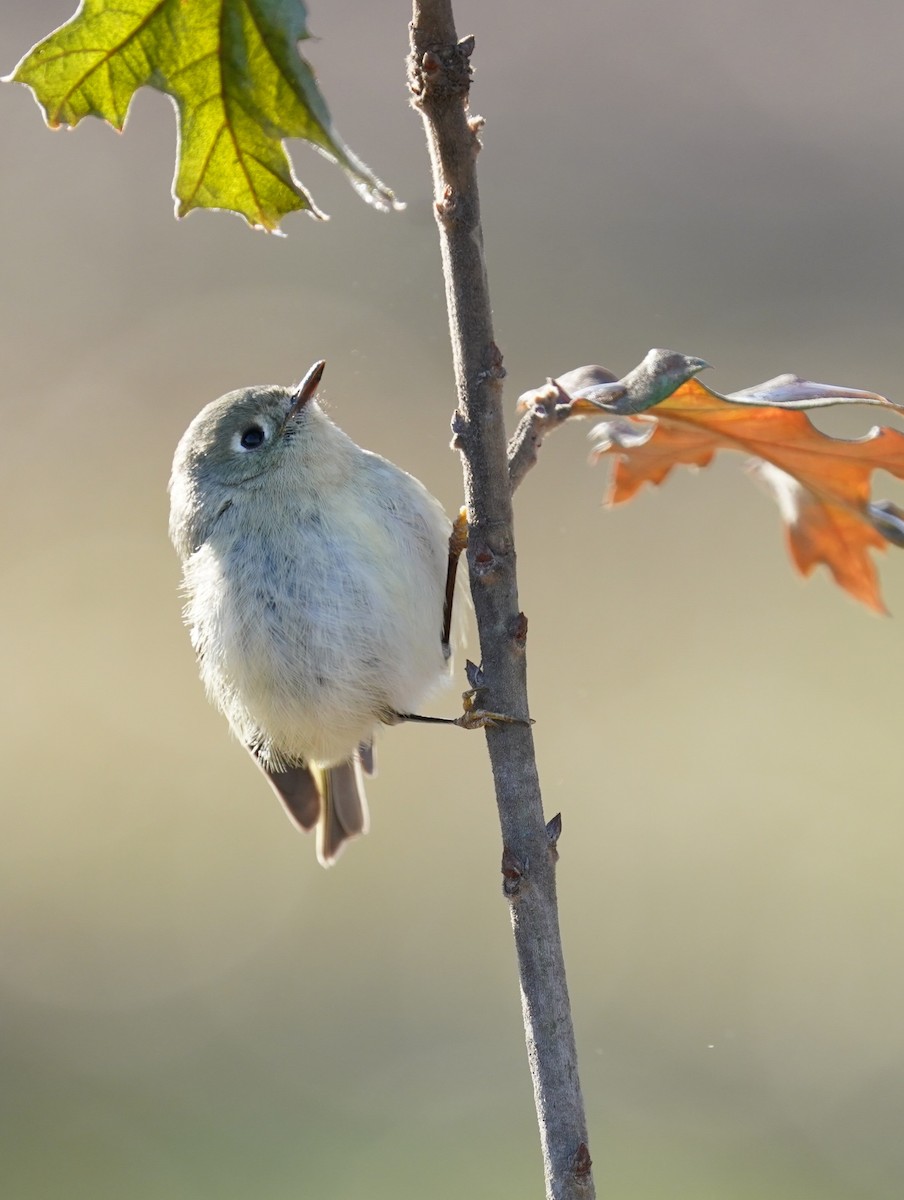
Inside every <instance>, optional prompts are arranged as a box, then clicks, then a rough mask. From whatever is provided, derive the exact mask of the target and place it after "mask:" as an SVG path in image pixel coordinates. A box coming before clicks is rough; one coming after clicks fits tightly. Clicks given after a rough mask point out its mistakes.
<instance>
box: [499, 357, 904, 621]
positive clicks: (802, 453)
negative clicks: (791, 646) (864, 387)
mask: <svg viewBox="0 0 904 1200" xmlns="http://www.w3.org/2000/svg"><path fill="white" fill-rule="evenodd" d="M706 365H707V364H705V363H704V362H703V361H702V360H701V359H691V358H686V357H685V356H683V355H675V354H671V353H670V352H668V351H651V352H650V354H649V355H648V356H647V358H646V359H644V361H643V363H641V364H640V366H639V367H637V368H635V369H634V371H632V372H631V373H630V374H629V375H627V376H625V378H624V379H622V380H619V381H613V378H612V375H611V374H610V373H609V372H606V371H603V370H602V368H591V367H584V368H580V369H579V370H578V371H574V372H570V373H569V374H568V375H564V376H560V377H559V379H558V380H556V381H550V385H548V387H547V389H545V391H538V392H536V393H526V394H525V396H524V397H522V402H521V407H522V409H524V410H528V411H529V410H530V408H531V406H532V405H533V406H542V404H543V403H547V404H549V403H551V400H550V396H551V395H552V393H551V391H550V388H555V389H557V390H558V394H557V396H556V399H555V404H556V406H557V409H558V410H562V409H563V406H565V405H566V404H567V408H568V410H569V411H570V415H573V416H589V415H602V414H606V415H607V418H608V419H606V420H604V421H602V422H601V423H600V424H598V425H597V426H595V428H594V429H593V431H592V432H591V437H592V439H593V442H594V449H593V453H592V461H599V460H600V459H602V458H604V457H607V456H609V457H610V458H611V459H613V460H614V466H613V471H612V477H611V481H610V486H609V493H608V496H607V501H608V502H609V503H610V504H619V503H623V502H624V501H626V500H629V499H631V497H632V496H634V494H635V493H636V492H637V491H638V489H639V488H641V487H642V486H643V485H644V484H645V483H649V484H653V485H657V484H660V483H662V482H663V480H664V479H665V478H666V477H667V476H668V474H669V472H670V471H671V470H672V468H673V467H675V466H678V465H683V466H690V467H705V466H708V465H709V463H710V462H711V461H712V459H713V457H714V455H715V454H716V452H717V451H719V450H735V451H740V452H741V453H744V454H747V455H752V456H753V457H754V464H753V467H752V471H753V474H754V475H755V476H756V477H757V478H758V479H759V481H760V482H762V483H763V484H765V486H766V487H767V488H768V489H769V491H770V492H771V493H772V495H773V496H774V498H775V499H776V501H777V502H778V505H779V509H780V512H781V514H782V517H783V519H784V521H785V523H786V525H787V530H788V545H789V550H790V553H791V557H792V561H793V562H794V564H795V566H796V567H797V569H798V570H799V571H800V572H801V573H802V574H803V575H809V574H810V572H811V571H812V570H813V569H814V567H816V566H817V565H818V564H820V563H822V564H824V565H826V566H827V567H828V568H829V570H830V572H831V573H832V576H833V577H834V579H835V581H836V582H837V583H838V585H839V586H840V587H842V588H843V589H844V590H845V591H846V592H848V593H849V594H850V595H851V596H853V597H854V598H855V599H857V600H859V601H861V602H862V603H863V604H866V605H867V606H868V607H870V608H872V609H873V610H875V611H876V612H885V611H886V610H885V607H884V605H883V603H882V599H881V596H880V592H879V583H878V577H877V573H876V569H875V564H874V563H873V561H872V559H871V558H870V555H869V551H870V550H883V549H885V547H886V545H887V544H888V543H889V542H891V543H892V544H894V545H904V512H902V510H901V509H898V508H897V507H896V506H895V505H893V504H890V503H888V502H884V501H881V502H873V501H872V499H871V494H870V493H871V481H872V474H873V472H874V471H875V470H879V469H881V470H885V471H888V472H890V473H891V474H892V475H894V476H896V477H897V478H898V479H904V434H901V433H899V432H897V431H896V430H894V429H890V428H887V427H885V428H878V427H877V428H873V429H871V430H870V432H869V433H867V434H866V436H865V437H862V438H858V439H855V440H846V439H841V438H833V437H830V436H828V435H827V434H824V433H821V432H820V431H819V430H818V429H817V428H816V427H815V426H814V425H813V424H812V422H811V421H810V419H809V418H808V417H807V415H806V411H805V410H806V409H810V408H821V407H826V406H828V405H832V404H839V403H840V404H851V403H857V404H871V405H878V406H881V407H884V408H889V409H892V410H895V409H897V408H898V406H897V405H894V404H891V403H890V402H889V401H888V400H886V399H885V398H884V397H882V396H879V395H877V394H875V393H873V392H861V391H856V390H853V389H847V388H837V387H834V386H832V385H828V384H818V383H811V382H808V381H806V380H802V379H800V378H798V377H797V376H794V375H782V376H779V377H777V378H776V379H773V380H769V381H768V382H767V383H764V384H760V385H758V386H757V387H755V388H749V389H746V390H745V391H743V392H736V393H732V394H730V395H727V396H722V395H719V393H717V392H714V391H711V390H710V389H709V388H707V387H705V386H704V385H703V384H702V383H700V381H699V380H697V379H695V378H693V376H694V375H695V374H696V373H697V372H698V371H699V370H702V369H703V367H704V366H706ZM544 396H545V397H546V400H545V401H544V400H543V397H544Z"/></svg>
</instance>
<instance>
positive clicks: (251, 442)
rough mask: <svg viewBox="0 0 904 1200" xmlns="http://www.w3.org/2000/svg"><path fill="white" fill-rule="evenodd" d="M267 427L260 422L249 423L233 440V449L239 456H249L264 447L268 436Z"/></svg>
mask: <svg viewBox="0 0 904 1200" xmlns="http://www.w3.org/2000/svg"><path fill="white" fill-rule="evenodd" d="M268 432H269V431H268V429H267V426H266V425H264V424H262V423H261V422H259V421H249V422H248V424H247V425H246V426H245V428H244V429H240V430H239V431H238V432H237V433H236V434H234V435H233V438H232V448H233V450H235V451H237V452H238V453H239V454H247V453H248V452H249V451H251V450H257V449H258V448H259V447H260V446H263V444H264V442H265V441H266V440H267V436H268Z"/></svg>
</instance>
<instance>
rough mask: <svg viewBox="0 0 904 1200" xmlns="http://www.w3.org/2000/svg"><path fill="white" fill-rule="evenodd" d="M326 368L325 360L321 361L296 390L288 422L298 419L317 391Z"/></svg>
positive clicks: (312, 368) (287, 417)
mask: <svg viewBox="0 0 904 1200" xmlns="http://www.w3.org/2000/svg"><path fill="white" fill-rule="evenodd" d="M325 366H326V362H325V360H324V359H321V360H320V362H315V363H314V365H313V367H311V369H310V371H308V373H307V375H305V377H304V379H302V381H301V383H300V384H299V385H298V387H297V388H296V389H295V392H294V394H293V396H292V406H291V408H290V409H289V411H288V412H287V413H286V420H287V421H291V420H292V418H293V417H297V416H298V414H299V413H300V412H301V410H302V409H303V408H304V406H305V405H306V404H307V402H308V401H309V400H310V399H311V397H312V396H313V395H314V393H315V392H316V391H317V385H318V384H319V383H320V380H321V378H322V377H323V368H324V367H325Z"/></svg>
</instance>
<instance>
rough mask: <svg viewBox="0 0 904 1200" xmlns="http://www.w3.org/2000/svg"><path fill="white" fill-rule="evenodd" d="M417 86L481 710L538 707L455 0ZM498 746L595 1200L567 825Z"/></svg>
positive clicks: (538, 1040)
mask: <svg viewBox="0 0 904 1200" xmlns="http://www.w3.org/2000/svg"><path fill="white" fill-rule="evenodd" d="M413 8H414V13H413V21H412V24H411V57H410V59H409V86H410V89H411V94H412V99H413V103H414V105H415V107H416V108H417V109H418V110H419V111H420V112H421V115H422V116H423V119H424V127H425V130H426V133H427V142H428V145H429V149H430V158H431V162H432V166H433V181H434V191H435V212H436V219H437V224H438V226H439V234H440V244H441V247H442V259H443V272H444V275H445V281H446V298H447V303H448V310H449V326H450V336H451V340H452V352H453V359H454V366H455V381H456V386H457V392H458V408H457V410H456V413H455V419H454V422H453V428H454V430H455V438H456V441H455V444H456V445H457V447H458V449H459V450H460V452H461V456H462V464H463V470H464V480H465V496H466V500H467V506H468V519H469V524H470V534H469V545H468V564H469V569H470V578H471V590H472V594H473V597H474V608H475V613H476V617H477V625H478V631H479V634H480V649H481V655H482V670H481V673H480V680H479V683H480V686H481V688H482V694H481V696H480V702H481V706H482V707H484V708H487V709H491V710H492V711H495V712H505V713H509V714H511V715H513V716H518V717H526V716H527V715H528V703H527V688H526V681H525V641H526V636H527V620H526V618H525V617H524V614H523V613H521V612H520V611H519V608H518V591H517V583H516V577H515V547H514V537H513V531H512V504H511V487H510V484H509V468H508V460H507V453H506V435H505V422H504V418H503V410H502V379H503V377H504V371H503V368H502V356H501V354H500V352H499V349H498V347H497V346H496V343H495V341H494V339H493V326H492V318H491V312H490V301H489V292H488V288H487V278H486V266H485V261H484V254H483V236H482V231H481V226H480V208H479V201H478V194H477V181H476V158H477V153H478V150H479V148H480V143H479V140H478V131H479V128H480V125H481V122H480V120H479V119H478V118H472V119H469V117H468V109H467V105H468V91H469V87H470V75H471V71H470V62H469V60H470V57H471V53H472V51H473V49H474V40H473V38H465V39H464V40H463V41H461V42H459V41H458V38H457V35H456V32H455V24H454V20H453V16H452V8H451V3H450V2H449V0H414V6H413ZM486 736H487V747H488V750H489V755H490V762H491V765H492V770H493V779H494V783H495V787H496V799H497V805H498V809H499V820H500V824H501V827H502V842H503V855H502V875H503V891H504V893H505V895H506V896H507V897H508V899H509V904H510V910H511V918H512V928H513V931H514V937H515V945H516V948H517V953H518V965H519V973H520V981H521V998H522V1010H523V1016H524V1027H525V1036H526V1039H527V1050H528V1060H529V1063H530V1070H531V1075H532V1078H533V1084H534V1097H535V1101H536V1107H537V1118H538V1122H539V1126H540V1140H541V1145H542V1149H543V1160H544V1167H545V1173H546V1195H547V1197H548V1200H592V1197H593V1196H594V1188H593V1179H592V1175H591V1169H590V1168H591V1163H590V1155H589V1152H588V1149H587V1126H586V1119H585V1116H584V1106H583V1100H582V1097H581V1088H580V1082H579V1079H578V1068H577V1056H576V1052H575V1042H574V1030H573V1026H572V1020H571V1010H570V1006H569V1000H568V990H567V987H566V983H565V966H564V960H563V957H562V945H561V938H560V934H559V918H558V908H557V904H556V886H555V859H556V858H557V857H558V855H557V852H556V849H555V841H556V840H557V838H558V830H559V823H558V822H557V820H555V819H554V821H553V822H552V830H551V831H549V830H547V826H546V822H545V820H544V818H543V806H542V802H541V798H540V784H539V779H538V777H537V768H536V760H535V755H534V746H533V737H532V734H531V730H530V727H529V726H528V725H522V724H501V725H499V726H498V727H496V728H490V729H488V731H487V735H486Z"/></svg>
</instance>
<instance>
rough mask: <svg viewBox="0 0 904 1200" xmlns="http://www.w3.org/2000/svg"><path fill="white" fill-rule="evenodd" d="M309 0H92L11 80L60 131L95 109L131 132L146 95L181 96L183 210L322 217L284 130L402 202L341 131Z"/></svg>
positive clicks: (260, 221)
mask: <svg viewBox="0 0 904 1200" xmlns="http://www.w3.org/2000/svg"><path fill="white" fill-rule="evenodd" d="M306 16H307V13H306V9H305V6H304V4H303V3H302V0H82V3H81V4H80V6H79V9H78V12H77V13H76V14H75V15H74V16H73V17H72V18H71V19H70V20H69V21H67V23H66V24H65V25H62V26H60V28H59V29H57V30H56V31H55V32H54V33H52V34H51V35H50V36H49V37H48V38H46V39H45V40H44V41H43V42H39V43H38V45H37V46H35V47H34V48H33V49H32V50H30V51H29V53H28V54H26V55H25V57H24V58H23V59H22V61H21V62H20V63H19V65H18V66H17V67H16V69H15V70H14V71H13V72H12V74H11V75H8V76H7V77H6V81H8V82H13V83H24V84H26V85H27V86H28V87H30V88H31V90H32V91H33V92H34V95H35V99H36V100H37V101H38V104H39V105H40V106H41V108H42V109H43V110H44V117H45V119H46V121H47V124H48V125H49V126H50V127H51V129H56V128H59V126H61V125H67V126H75V125H77V124H78V123H79V121H80V120H81V119H82V117H86V116H95V117H101V118H102V119H103V120H105V121H108V122H109V123H110V124H111V125H112V126H113V127H114V129H117V130H122V128H123V126H124V125H125V122H126V117H127V115H128V111H129V105H130V104H131V102H132V97H133V96H134V94H135V91H136V90H137V89H138V88H139V87H142V86H143V85H147V86H149V87H153V88H157V90H158V91H161V92H165V93H167V95H169V96H171V97H172V99H173V101H174V103H175V106H176V112H177V118H178V125H179V130H178V134H179V136H178V158H177V164H176V177H175V180H174V182H173V196H174V198H175V201H176V216H177V217H184V216H185V215H186V214H187V213H189V212H191V210H192V209H194V208H224V209H229V210H231V211H232V212H236V213H238V214H240V215H241V216H243V217H244V218H245V220H246V221H247V222H248V223H249V225H251V226H253V227H255V228H260V229H266V230H269V231H272V232H275V231H278V228H279V222H280V220H281V219H282V218H283V217H284V216H285V215H286V214H287V213H289V212H292V211H294V210H296V209H304V210H307V211H308V212H309V213H310V214H311V216H315V217H322V216H323V214H322V213H321V212H320V211H319V210H318V209H317V208H316V207H315V205H314V202H313V200H312V199H311V197H310V196H309V195H308V193H307V192H306V191H305V189H304V188H303V187H302V185H301V184H300V183H299V181H298V180H297V179H296V178H295V175H294V173H293V171H292V164H291V163H290V162H289V159H288V156H287V155H286V151H285V148H284V146H283V138H287V137H298V138H304V140H305V141H307V142H310V143H311V145H313V146H314V147H315V148H316V149H317V150H318V151H320V153H322V154H323V155H325V156H326V157H327V158H329V159H330V160H331V161H333V162H336V163H338V164H339V166H341V167H342V168H343V170H344V171H345V173H346V175H347V176H348V178H349V180H350V182H351V184H352V186H353V187H354V188H355V190H356V191H357V192H358V193H359V195H361V196H362V197H363V198H364V199H365V200H367V201H368V202H369V203H371V204H373V205H375V206H376V207H377V208H380V209H389V208H400V207H402V206H401V205H400V204H398V202H397V201H396V200H395V197H394V196H393V194H392V192H391V191H390V190H389V188H387V187H386V186H385V185H384V184H382V183H381V182H380V180H379V179H377V177H376V176H375V175H374V174H373V172H372V171H371V170H370V169H369V168H368V167H367V166H365V165H364V163H363V162H361V160H360V159H358V158H357V157H356V156H355V155H354V154H353V153H352V151H351V150H350V149H349V148H348V147H347V146H346V145H345V143H344V142H343V141H342V139H341V138H340V137H339V135H338V134H337V133H336V130H335V129H334V128H333V125H332V121H331V120H330V114H329V111H328V110H327V106H326V103H325V101H324V99H323V97H322V95H321V94H320V90H319V89H318V87H317V81H316V79H315V77H314V73H313V71H312V70H311V68H310V67H309V66H308V64H307V63H306V62H305V61H304V59H302V57H301V56H300V54H299V52H298V43H299V42H300V41H302V40H304V39H305V38H307V37H309V36H310V35H309V34H308V31H307V25H306Z"/></svg>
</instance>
